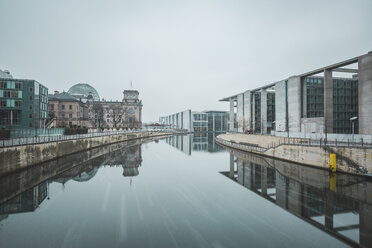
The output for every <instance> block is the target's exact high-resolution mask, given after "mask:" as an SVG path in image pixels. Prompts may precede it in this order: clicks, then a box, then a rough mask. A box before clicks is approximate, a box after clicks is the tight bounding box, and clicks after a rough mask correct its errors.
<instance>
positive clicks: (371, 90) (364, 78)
mask: <svg viewBox="0 0 372 248" xmlns="http://www.w3.org/2000/svg"><path fill="white" fill-rule="evenodd" d="M358 77H359V78H358V115H359V117H358V118H359V133H360V134H371V133H372V125H371V123H372V97H371V95H372V51H371V52H369V53H368V54H366V55H364V56H362V57H361V58H360V59H359V60H358Z"/></svg>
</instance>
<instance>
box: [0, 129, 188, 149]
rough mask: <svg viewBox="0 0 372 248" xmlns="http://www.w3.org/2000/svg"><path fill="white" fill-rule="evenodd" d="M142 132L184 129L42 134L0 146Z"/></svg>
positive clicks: (176, 131)
mask: <svg viewBox="0 0 372 248" xmlns="http://www.w3.org/2000/svg"><path fill="white" fill-rule="evenodd" d="M142 132H170V133H174V134H178V133H185V130H176V129H138V130H120V131H106V132H94V133H87V134H74V135H43V136H34V137H24V138H13V139H6V140H0V148H1V147H12V146H22V145H33V144H42V143H49V142H56V141H64V140H78V139H86V138H94V137H102V136H110V135H118V134H132V133H142Z"/></svg>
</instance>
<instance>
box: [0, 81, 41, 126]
mask: <svg viewBox="0 0 372 248" xmlns="http://www.w3.org/2000/svg"><path fill="white" fill-rule="evenodd" d="M47 107H48V89H47V88H46V87H44V86H43V85H41V84H39V83H38V82H37V81H35V80H20V79H13V78H6V79H5V78H4V79H1V78H0V128H1V129H16V128H43V127H44V124H45V121H46V119H47V116H48V114H47Z"/></svg>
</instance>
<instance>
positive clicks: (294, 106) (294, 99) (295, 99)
mask: <svg viewBox="0 0 372 248" xmlns="http://www.w3.org/2000/svg"><path fill="white" fill-rule="evenodd" d="M287 81H288V129H289V131H290V132H300V131H301V78H300V77H298V76H294V77H290V78H288V80H287Z"/></svg>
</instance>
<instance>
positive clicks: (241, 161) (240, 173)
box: [236, 158, 244, 185]
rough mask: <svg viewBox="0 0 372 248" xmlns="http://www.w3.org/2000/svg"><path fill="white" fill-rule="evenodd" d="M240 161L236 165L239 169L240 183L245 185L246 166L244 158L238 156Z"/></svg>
mask: <svg viewBox="0 0 372 248" xmlns="http://www.w3.org/2000/svg"><path fill="white" fill-rule="evenodd" d="M237 160H238V163H237V165H236V167H237V168H236V169H237V171H238V183H239V184H240V185H244V166H243V160H242V159H240V158H237Z"/></svg>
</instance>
